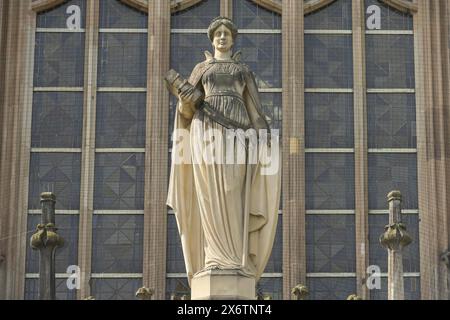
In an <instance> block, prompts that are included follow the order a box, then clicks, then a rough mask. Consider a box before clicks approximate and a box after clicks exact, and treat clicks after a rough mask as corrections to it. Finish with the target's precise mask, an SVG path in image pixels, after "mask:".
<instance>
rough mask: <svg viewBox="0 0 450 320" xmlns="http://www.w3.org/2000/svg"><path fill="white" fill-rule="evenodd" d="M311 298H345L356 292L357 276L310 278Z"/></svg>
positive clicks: (307, 281)
mask: <svg viewBox="0 0 450 320" xmlns="http://www.w3.org/2000/svg"><path fill="white" fill-rule="evenodd" d="M306 283H307V285H306V286H307V287H308V289H309V297H308V299H309V300H345V299H347V297H348V296H349V295H351V294H355V293H356V279H355V278H308V279H307V280H306Z"/></svg>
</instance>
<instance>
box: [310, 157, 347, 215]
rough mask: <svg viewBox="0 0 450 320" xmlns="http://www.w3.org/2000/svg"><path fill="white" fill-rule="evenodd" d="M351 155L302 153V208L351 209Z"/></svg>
mask: <svg viewBox="0 0 450 320" xmlns="http://www.w3.org/2000/svg"><path fill="white" fill-rule="evenodd" d="M354 169H355V164H354V156H353V154H323V153H316V154H311V153H309V154H306V209H328V210H329V209H347V210H348V209H354V208H355V178H354V177H355V172H354V171H355V170H354Z"/></svg>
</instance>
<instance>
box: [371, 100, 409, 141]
mask: <svg viewBox="0 0 450 320" xmlns="http://www.w3.org/2000/svg"><path fill="white" fill-rule="evenodd" d="M367 117H368V127H369V137H368V138H369V148H375V149H376V148H415V147H416V145H417V135H416V99H415V95H414V94H369V95H367Z"/></svg>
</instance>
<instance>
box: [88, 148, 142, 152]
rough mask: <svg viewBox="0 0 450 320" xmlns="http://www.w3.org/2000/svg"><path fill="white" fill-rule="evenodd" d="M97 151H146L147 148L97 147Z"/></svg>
mask: <svg viewBox="0 0 450 320" xmlns="http://www.w3.org/2000/svg"><path fill="white" fill-rule="evenodd" d="M95 153H145V148H96V149H95Z"/></svg>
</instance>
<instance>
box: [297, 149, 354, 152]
mask: <svg viewBox="0 0 450 320" xmlns="http://www.w3.org/2000/svg"><path fill="white" fill-rule="evenodd" d="M354 152H355V149H353V148H306V149H305V153H354Z"/></svg>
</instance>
